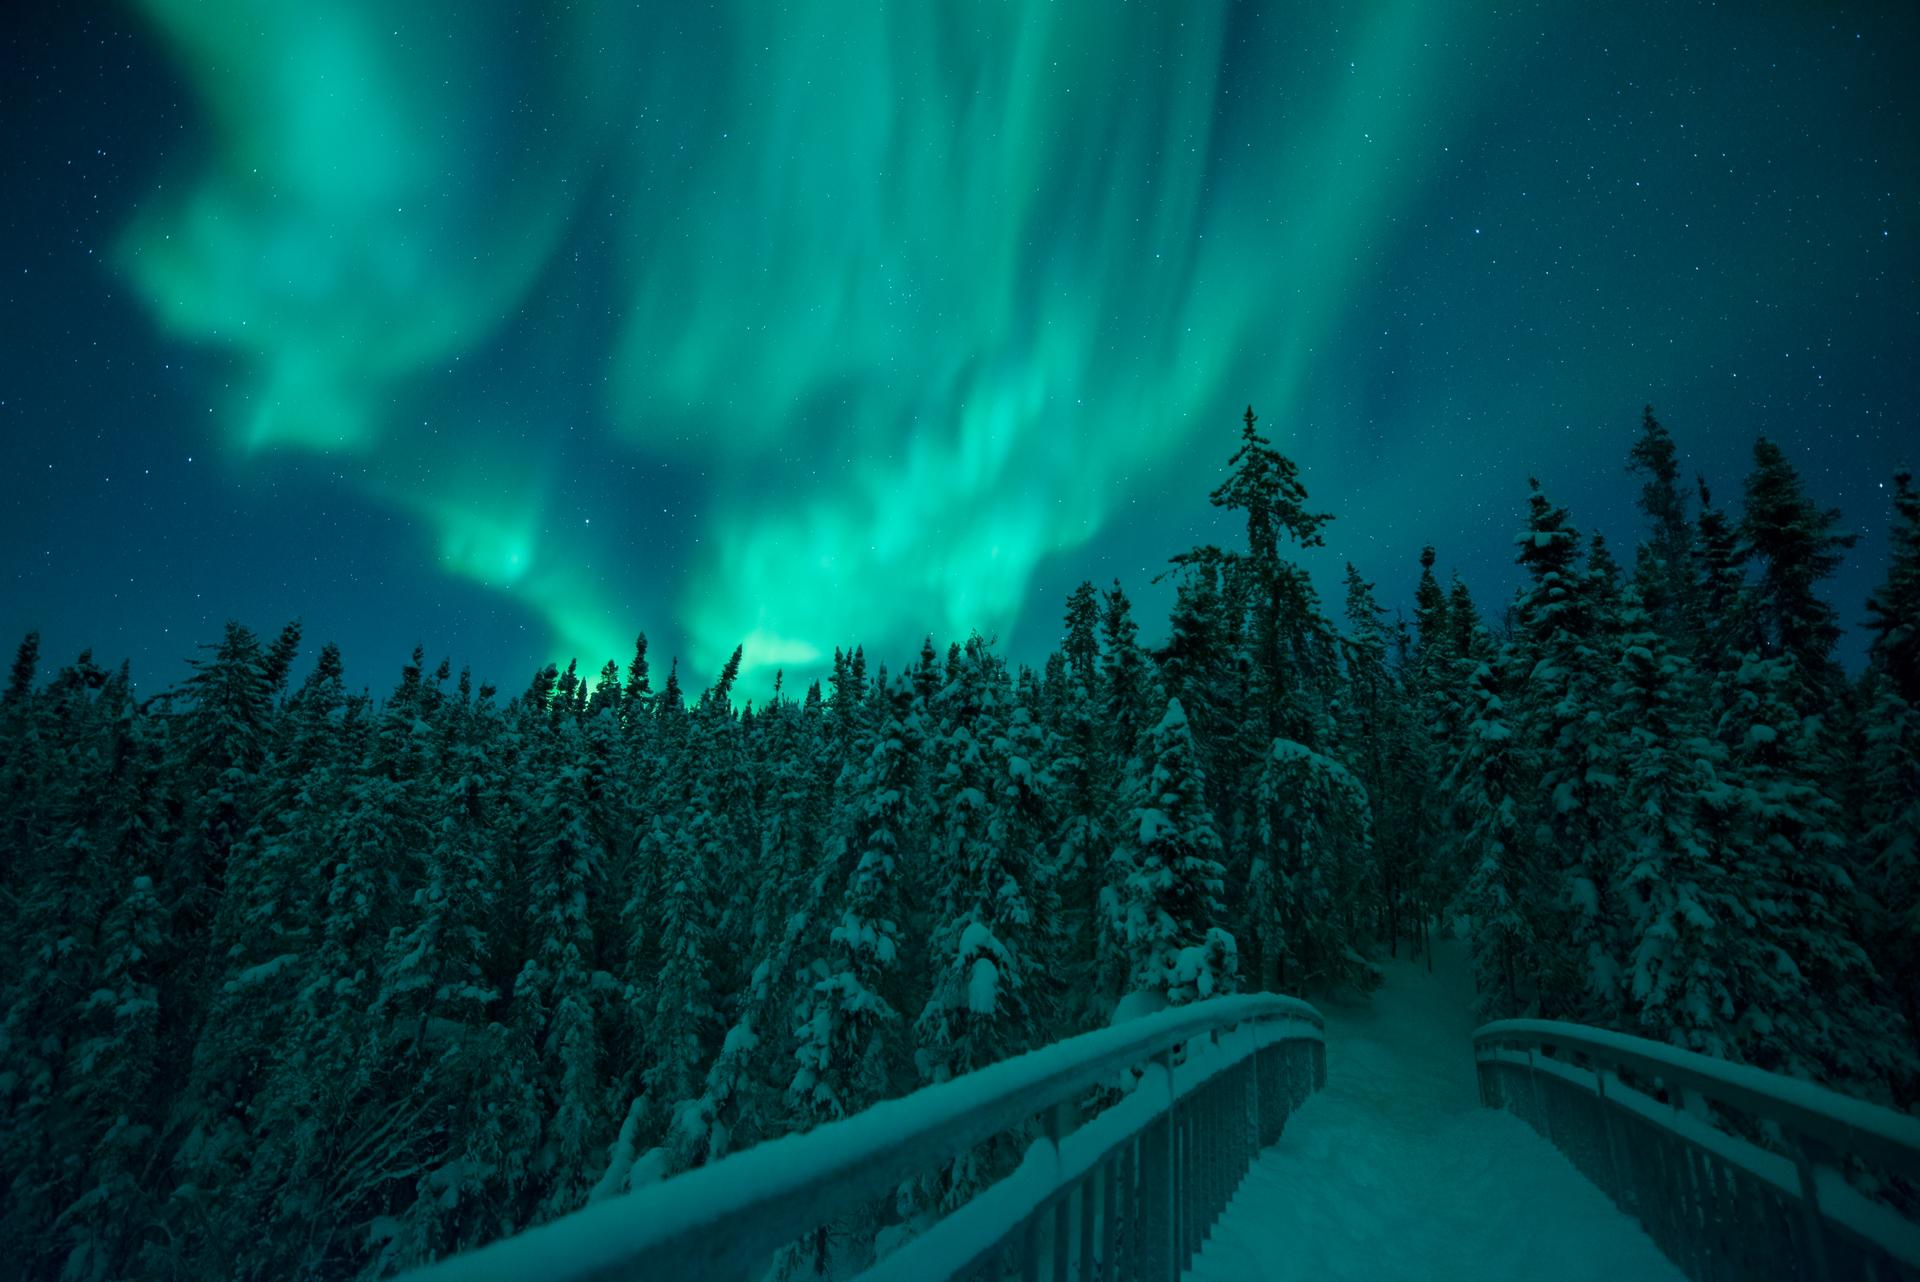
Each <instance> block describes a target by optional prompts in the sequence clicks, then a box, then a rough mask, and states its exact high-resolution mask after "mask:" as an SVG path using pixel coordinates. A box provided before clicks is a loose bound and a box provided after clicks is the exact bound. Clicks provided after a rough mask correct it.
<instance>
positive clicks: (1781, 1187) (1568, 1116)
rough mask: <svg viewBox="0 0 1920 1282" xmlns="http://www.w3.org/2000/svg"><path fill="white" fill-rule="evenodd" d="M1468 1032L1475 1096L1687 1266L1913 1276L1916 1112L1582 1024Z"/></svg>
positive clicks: (1730, 1271) (1838, 1281)
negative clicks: (1516, 1121) (1516, 1122)
mask: <svg viewBox="0 0 1920 1282" xmlns="http://www.w3.org/2000/svg"><path fill="white" fill-rule="evenodd" d="M1473 1044H1474V1058H1475V1060H1476V1062H1477V1069H1478V1073H1479V1078H1480V1096H1481V1100H1482V1102H1483V1103H1485V1104H1487V1105H1488V1106H1490V1107H1494V1108H1505V1109H1507V1110H1508V1111H1510V1112H1512V1113H1514V1114H1516V1115H1518V1116H1519V1117H1521V1118H1523V1119H1524V1120H1525V1121H1526V1122H1527V1123H1528V1124H1530V1125H1531V1126H1532V1127H1533V1128H1534V1129H1535V1130H1536V1131H1538V1132H1540V1134H1541V1135H1543V1136H1544V1137H1546V1139H1547V1140H1549V1141H1550V1142H1551V1143H1552V1144H1553V1145H1554V1146H1555V1147H1557V1148H1559V1149H1560V1150H1561V1151H1562V1152H1564V1153H1565V1154H1566V1155H1567V1157H1568V1158H1569V1159H1570V1160H1571V1161H1572V1162H1573V1163H1574V1165H1575V1166H1577V1167H1578V1168H1579V1169H1580V1171H1581V1173H1582V1174H1584V1175H1585V1176H1586V1177H1587V1178H1588V1179H1589V1180H1591V1181H1593V1182H1594V1183H1595V1184H1597V1185H1599V1186H1600V1188H1601V1189H1603V1190H1604V1191H1605V1192H1606V1193H1607V1195H1608V1196H1609V1197H1611V1198H1612V1199H1613V1201H1614V1204H1615V1205H1617V1206H1618V1207H1619V1208H1620V1209H1621V1210H1622V1211H1625V1212H1626V1213H1628V1214H1630V1215H1633V1216H1635V1217H1636V1218H1637V1219H1638V1220H1639V1221H1640V1223H1641V1225H1642V1226H1643V1227H1645V1229H1646V1231H1647V1233H1648V1235H1649V1236H1650V1237H1652V1239H1653V1241H1654V1243H1655V1245H1657V1246H1658V1247H1659V1248H1660V1250H1661V1251H1662V1252H1663V1253H1664V1254H1665V1255H1666V1256H1667V1257H1668V1258H1669V1259H1671V1260H1672V1261H1673V1262H1674V1263H1675V1264H1677V1265H1678V1266H1679V1267H1680V1268H1681V1269H1682V1271H1684V1272H1685V1273H1686V1274H1687V1276H1688V1277H1690V1278H1693V1279H1695V1280H1696V1282H1704V1280H1705V1279H1710V1278H1711V1279H1721V1278H1739V1279H1746V1278H1758V1279H1770V1278H1778V1279H1782V1280H1783V1282H1784V1280H1785V1279H1810V1280H1813V1282H1848V1280H1849V1279H1856V1278H1862V1279H1888V1278H1904V1279H1920V1119H1916V1118H1913V1117H1909V1116H1906V1115H1905V1114H1901V1113H1896V1112H1894V1111H1893V1110H1892V1109H1888V1108H1882V1107H1880V1106H1879V1105H1876V1104H1869V1103H1866V1102H1865V1101H1862V1100H1857V1099H1853V1098H1850V1097H1848V1096H1845V1095H1841V1094H1838V1093H1836V1092H1834V1091H1830V1090H1827V1089H1826V1088H1824V1087H1820V1086H1815V1085H1813V1084H1812V1083H1810V1082H1803V1081H1799V1080H1797V1079H1794V1078H1790V1077H1783V1076H1781V1075H1780V1074H1777V1073H1768V1072H1765V1071H1763V1070H1761V1069H1757V1068H1751V1067H1748V1066H1746V1065H1742V1064H1729V1063H1727V1062H1726V1061H1724V1060H1718V1059H1712V1058H1709V1057H1708V1056H1705V1055H1697V1054H1694V1053H1693V1052H1691V1051H1685V1050H1681V1049H1679V1048H1677V1047H1673V1046H1667V1045H1664V1044H1662V1043H1659V1042H1650V1041H1646V1040H1644V1039H1642V1038H1638V1037H1628V1036H1626V1035H1624V1034H1620V1033H1610V1032H1606V1031H1604V1030H1601V1029H1595V1028H1586V1027H1582V1026H1581V1025H1578V1024H1562V1023H1555V1022H1551V1021H1547V1020H1532V1019H1509V1020H1501V1021H1499V1022H1497V1023H1493V1024H1488V1025H1486V1026H1485V1027H1483V1028H1480V1029H1479V1030H1477V1031H1476V1032H1475V1033H1474V1036H1473ZM1663 1097H1664V1098H1663Z"/></svg>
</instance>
